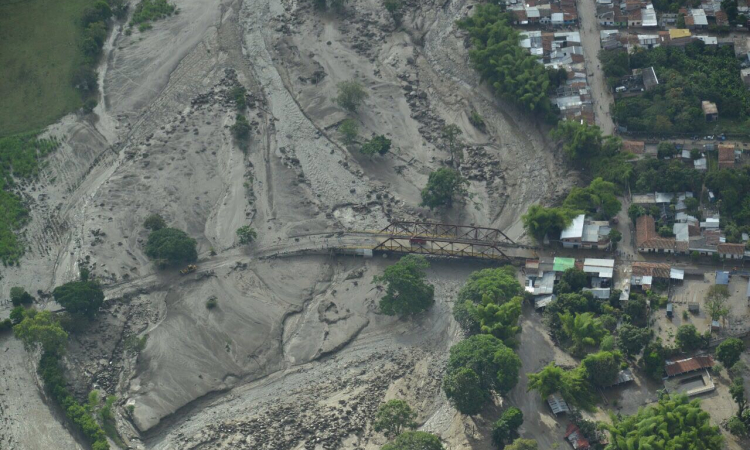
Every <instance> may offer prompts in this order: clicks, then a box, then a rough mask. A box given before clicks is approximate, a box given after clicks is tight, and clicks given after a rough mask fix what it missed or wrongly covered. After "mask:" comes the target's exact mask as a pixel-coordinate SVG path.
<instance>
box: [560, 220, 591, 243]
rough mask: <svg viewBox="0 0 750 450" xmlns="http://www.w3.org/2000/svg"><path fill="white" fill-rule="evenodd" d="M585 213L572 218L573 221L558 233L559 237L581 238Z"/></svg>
mask: <svg viewBox="0 0 750 450" xmlns="http://www.w3.org/2000/svg"><path fill="white" fill-rule="evenodd" d="M585 219H586V215H584V214H581V215H579V216H578V217H576V218H574V219H573V222H571V224H570V225H569V226H568V228H566V229H564V230H563V232H562V233H561V234H560V239H581V238H583V223H584V222H585Z"/></svg>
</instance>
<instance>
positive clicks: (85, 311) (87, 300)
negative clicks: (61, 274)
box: [52, 280, 104, 319]
mask: <svg viewBox="0 0 750 450" xmlns="http://www.w3.org/2000/svg"><path fill="white" fill-rule="evenodd" d="M52 295H53V296H54V297H55V301H56V302H57V303H59V304H60V306H62V307H63V308H65V310H66V311H67V312H69V313H70V314H73V315H78V316H83V317H86V318H89V319H91V318H92V317H94V315H96V313H97V311H99V307H101V306H102V303H103V302H104V292H102V288H101V287H100V286H99V283H97V282H96V281H92V280H79V281H71V282H69V283H65V284H63V285H62V286H58V287H56V288H55V290H54V291H52Z"/></svg>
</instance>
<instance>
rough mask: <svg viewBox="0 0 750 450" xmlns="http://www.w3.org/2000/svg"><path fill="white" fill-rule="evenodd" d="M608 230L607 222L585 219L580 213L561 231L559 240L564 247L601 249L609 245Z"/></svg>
mask: <svg viewBox="0 0 750 450" xmlns="http://www.w3.org/2000/svg"><path fill="white" fill-rule="evenodd" d="M610 231H611V228H610V226H609V222H606V221H593V220H586V216H585V214H581V215H579V216H577V217H575V218H574V219H573V222H571V224H570V226H568V228H566V229H564V230H563V231H562V233H561V234H560V241H561V242H562V244H563V247H565V248H588V249H595V250H602V249H606V248H608V247H609V232H610Z"/></svg>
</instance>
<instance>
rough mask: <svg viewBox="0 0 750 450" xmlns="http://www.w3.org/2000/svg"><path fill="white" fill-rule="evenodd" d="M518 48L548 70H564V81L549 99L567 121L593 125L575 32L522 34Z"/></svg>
mask: <svg viewBox="0 0 750 450" xmlns="http://www.w3.org/2000/svg"><path fill="white" fill-rule="evenodd" d="M520 45H521V47H523V48H526V49H527V50H528V51H529V52H530V53H531V54H532V55H534V56H537V57H538V58H539V62H540V63H541V64H544V66H545V67H548V68H552V69H558V70H559V69H564V70H565V72H566V73H567V75H568V76H567V80H566V81H565V82H564V83H562V84H561V85H560V87H559V88H558V89H557V91H556V92H555V93H554V94H553V95H551V96H550V99H551V100H552V102H553V103H554V104H556V105H557V107H558V108H559V109H560V114H561V115H562V116H563V117H564V118H566V119H568V120H576V121H579V122H580V121H581V120H583V121H585V122H587V123H589V124H593V123H594V107H593V105H592V101H591V100H592V99H591V89H590V87H589V84H588V80H587V79H586V67H585V60H584V57H583V47H582V46H581V34H580V33H579V32H578V31H557V32H551V31H549V32H548V31H539V30H537V31H533V30H530V31H524V33H523V36H522V39H521V42H520Z"/></svg>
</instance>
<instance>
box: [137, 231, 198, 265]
mask: <svg viewBox="0 0 750 450" xmlns="http://www.w3.org/2000/svg"><path fill="white" fill-rule="evenodd" d="M196 245H197V242H196V241H195V239H193V238H191V237H190V236H188V235H187V234H185V232H184V231H182V230H178V229H176V228H162V229H160V230H156V231H153V232H152V233H151V234H149V236H148V241H147V242H146V256H148V257H149V258H151V259H153V260H156V261H157V263H158V264H159V265H160V266H164V265H166V264H168V263H178V262H193V261H195V260H196V259H198V252H197V250H196Z"/></svg>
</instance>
